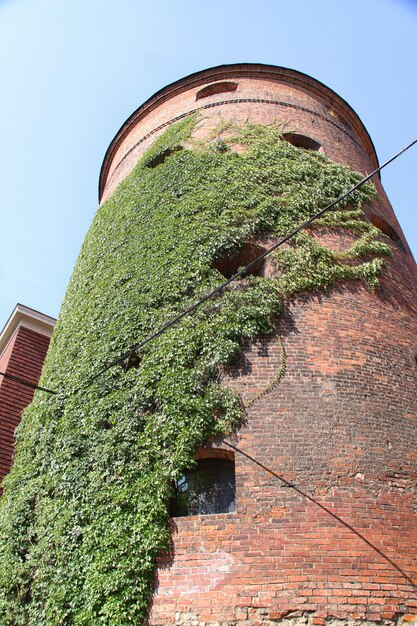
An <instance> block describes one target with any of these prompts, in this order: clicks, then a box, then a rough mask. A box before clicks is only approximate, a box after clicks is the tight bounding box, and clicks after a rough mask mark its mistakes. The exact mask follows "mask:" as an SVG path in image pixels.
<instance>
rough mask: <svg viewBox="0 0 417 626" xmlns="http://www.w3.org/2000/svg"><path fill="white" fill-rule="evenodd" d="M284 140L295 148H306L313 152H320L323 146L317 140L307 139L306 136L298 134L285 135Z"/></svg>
mask: <svg viewBox="0 0 417 626" xmlns="http://www.w3.org/2000/svg"><path fill="white" fill-rule="evenodd" d="M282 138H283V139H284V140H285V141H288V143H290V144H291V145H292V146H294V147H295V148H304V149H305V150H313V151H314V152H318V151H319V150H320V148H321V145H320V144H319V142H318V141H316V140H315V139H312V138H311V137H307V136H306V135H299V134H298V133H284V134H283V135H282Z"/></svg>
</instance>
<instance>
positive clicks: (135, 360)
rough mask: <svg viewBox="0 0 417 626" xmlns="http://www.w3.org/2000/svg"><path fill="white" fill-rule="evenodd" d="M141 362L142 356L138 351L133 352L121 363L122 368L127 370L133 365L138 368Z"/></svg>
mask: <svg viewBox="0 0 417 626" xmlns="http://www.w3.org/2000/svg"><path fill="white" fill-rule="evenodd" d="M140 362H141V358H140V356H139V355H138V354H137V353H136V352H132V354H129V356H128V357H127V358H126V359H125V360H124V361H122V362H121V363H120V365H121V367H122V369H123V370H124V371H125V372H127V370H130V368H131V367H136V368H138V367H139V365H140Z"/></svg>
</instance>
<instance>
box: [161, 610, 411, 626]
mask: <svg viewBox="0 0 417 626" xmlns="http://www.w3.org/2000/svg"><path fill="white" fill-rule="evenodd" d="M171 623H172V624H176V625H178V626H276V625H277V624H279V625H280V626H375V624H376V623H377V624H378V625H379V626H417V614H416V615H410V614H408V615H393V616H392V618H390V619H378V620H377V619H376V620H366V619H354V618H352V617H346V618H345V619H343V618H340V617H334V616H328V617H322V616H321V615H320V614H319V613H317V612H303V611H290V612H288V611H285V612H279V611H276V610H272V611H271V610H269V609H254V608H253V609H252V608H251V609H245V608H242V609H237V610H236V619H234V620H226V621H224V620H220V621H201V619H200V618H199V617H198V616H197V615H196V614H195V613H193V612H191V611H187V612H185V613H180V612H177V613H176V614H175V618H174V621H173V622H171Z"/></svg>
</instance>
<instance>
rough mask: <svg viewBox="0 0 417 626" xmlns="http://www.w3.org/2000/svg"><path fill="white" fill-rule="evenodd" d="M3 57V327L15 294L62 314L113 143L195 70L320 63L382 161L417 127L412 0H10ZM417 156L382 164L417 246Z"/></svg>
mask: <svg viewBox="0 0 417 626" xmlns="http://www.w3.org/2000/svg"><path fill="white" fill-rule="evenodd" d="M0 59H1V61H0V86H1V92H2V95H1V98H0V224H1V245H0V329H1V328H2V327H3V325H4V323H5V322H6V320H7V318H8V316H9V314H10V313H11V311H12V309H13V308H14V306H15V304H16V303H17V302H20V303H22V304H26V305H27V306H30V307H33V308H35V309H38V310H40V311H42V312H44V313H47V314H49V315H52V316H54V317H56V316H57V315H58V312H59V308H60V303H61V301H62V298H63V295H64V292H65V288H66V285H67V282H68V280H69V277H70V274H71V271H72V268H73V265H74V262H75V260H76V257H77V255H78V252H79V249H80V246H81V244H82V241H83V239H84V236H85V234H86V232H87V229H88V227H89V225H90V223H91V220H92V217H93V215H94V212H95V211H96V208H97V185H98V176H99V172H100V167H101V162H102V159H103V157H104V153H105V151H106V149H107V147H108V144H109V143H110V141H111V140H112V138H113V136H114V135H115V133H116V132H117V130H118V129H119V127H120V126H121V124H122V123H123V122H124V120H125V119H126V118H127V117H128V116H129V115H130V114H131V113H132V112H133V111H134V110H135V109H136V108H137V107H138V106H139V105H140V104H141V103H142V102H143V101H144V100H146V99H147V98H149V97H150V96H151V95H152V94H153V93H154V92H155V91H157V90H158V89H160V88H161V87H163V86H165V85H167V84H168V83H171V82H173V81H175V80H177V79H179V78H181V77H183V76H186V75H187V74H190V73H192V72H195V71H198V70H202V69H205V68H208V67H212V66H215V65H220V64H224V63H239V62H259V63H269V64H274V65H281V66H284V67H289V68H293V69H296V70H299V71H301V72H304V73H306V74H309V75H311V76H313V77H314V78H316V79H318V80H320V81H321V82H323V83H325V84H326V85H328V86H329V87H331V88H332V89H333V90H334V91H336V92H337V93H338V94H339V95H340V96H341V97H342V98H344V99H345V100H347V101H348V102H349V104H350V105H351V106H352V107H353V109H354V110H355V111H356V112H357V114H358V115H359V117H360V118H361V119H362V121H363V123H364V124H365V126H366V128H367V129H368V132H369V133H370V135H371V137H372V139H373V141H374V144H375V147H376V151H377V154H378V157H379V160H380V162H381V163H382V162H383V161H385V160H386V159H387V158H388V157H390V156H391V155H392V154H393V153H394V152H397V151H398V150H399V149H400V148H402V147H403V146H404V145H405V144H407V143H409V142H410V141H411V140H412V139H414V138H416V137H417V120H416V109H417V106H416V105H417V80H416V65H417V2H413V1H406V0H285V1H284V0H211V1H210V2H208V1H204V2H203V1H202V0H201V1H200V0H154V1H153V2H149V1H146V2H145V1H144V0H71V1H70V2H64V1H62V0H61V1H57V0H0ZM416 166H417V147H414V148H413V149H412V150H410V151H409V152H408V153H407V154H406V155H404V156H403V157H401V159H399V160H398V161H396V162H395V163H394V164H393V165H391V166H390V167H389V168H388V169H387V170H385V171H384V172H383V174H382V182H383V184H384V186H385V189H386V191H387V193H388V196H389V198H390V200H391V203H392V204H393V207H394V210H395V212H396V214H397V217H398V219H399V222H400V224H401V226H402V228H403V231H404V233H405V236H406V237H407V239H408V242H409V244H410V245H411V247H412V248H413V250H414V255H415V256H417V229H416V222H417V220H416V211H417V208H416V176H415V174H416V170H417V167H416ZM105 253H106V251H105V250H103V254H105Z"/></svg>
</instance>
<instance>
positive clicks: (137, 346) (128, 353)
mask: <svg viewBox="0 0 417 626" xmlns="http://www.w3.org/2000/svg"><path fill="white" fill-rule="evenodd" d="M415 143H417V139H414V141H412V142H411V143H409V144H408V145H407V146H405V147H404V148H402V149H401V150H400V151H399V152H397V153H396V154H395V155H394V156H392V157H391V158H390V159H388V160H387V161H385V163H383V164H382V165H380V166H379V167H377V168H376V169H375V170H373V171H372V172H371V173H370V174H368V175H367V176H365V177H364V178H362V180H360V181H359V182H358V183H357V184H356V185H354V186H353V187H351V188H350V189H349V190H348V191H346V192H345V193H344V194H342V195H340V196H339V197H338V198H336V199H335V200H333V201H332V202H330V204H328V205H327V206H325V207H324V208H323V209H321V210H320V211H318V212H317V213H315V214H314V215H312V216H311V217H309V218H308V219H307V220H305V221H304V222H303V223H302V224H300V225H299V226H298V227H297V228H295V229H294V230H293V231H292V232H291V233H289V234H288V235H286V236H285V237H282V238H281V239H280V240H279V241H277V242H276V243H275V244H274V245H273V246H271V247H270V248H268V250H265V252H263V253H262V254H260V255H259V256H258V257H257V258H256V259H254V260H253V261H251V262H250V263H248V264H247V265H245V267H243V268H241V269H240V270H239V271H238V272H236V274H234V275H233V276H231V277H230V278H228V279H227V280H225V281H224V282H223V283H222V284H221V285H219V286H218V287H216V288H215V289H213V290H212V291H210V292H209V293H208V294H206V295H205V296H203V297H202V298H201V299H200V300H198V301H197V302H195V303H194V304H192V305H191V306H190V307H188V308H187V309H185V311H183V312H182V313H180V314H179V315H177V316H176V317H175V318H174V319H172V320H171V321H169V322H167V323H166V324H164V325H163V326H161V328H160V329H159V330H157V331H156V332H154V333H152V334H151V335H148V337H146V338H145V339H143V340H142V341H139V342H138V343H135V344H133V346H131V347H130V348H129V349H128V350H127V351H126V352H124V353H123V354H121V355H120V356H119V357H117V359H114V360H113V361H110V362H109V363H108V364H107V365H105V366H104V367H103V368H102V369H101V370H100V371H98V372H97V374H94V376H92V377H91V378H89V379H88V380H87V382H86V384H85V385H81V386H80V387H78V388H76V389H75V390H74V391H73V392H72V393H77V392H79V391H81V389H83V388H85V389H87V388H88V387H90V386H91V385H92V384H93V382H94V381H95V380H96V379H97V378H99V377H100V376H101V375H102V374H104V373H105V372H107V371H108V370H109V369H111V368H112V367H114V366H115V365H120V364H121V363H122V362H123V361H125V360H126V359H129V357H131V356H132V355H134V353H135V352H136V351H137V350H140V349H141V348H143V347H144V346H145V345H147V344H148V343H150V342H151V341H153V340H154V339H157V337H159V336H160V335H162V334H163V333H164V332H165V331H166V330H168V329H169V328H171V327H172V326H174V325H175V324H178V322H180V321H181V320H182V319H183V318H184V317H186V316H187V315H189V314H190V313H193V312H194V311H195V310H196V309H197V308H198V307H200V306H201V305H202V304H204V302H206V301H207V300H210V299H211V298H213V297H214V296H215V295H217V294H218V293H220V292H221V291H223V290H224V289H225V288H226V287H227V286H228V285H230V283H232V282H233V281H234V280H236V279H237V278H240V276H242V275H244V274H246V272H247V271H248V270H249V269H251V267H253V266H254V265H255V264H257V263H259V262H260V261H262V260H263V259H265V258H266V257H267V256H269V255H270V254H271V253H272V252H274V250H276V249H277V248H279V247H280V246H282V245H283V244H284V243H286V242H287V241H289V240H290V239H291V238H292V237H294V235H296V234H297V233H299V232H300V231H301V230H302V229H303V228H306V227H307V226H309V225H310V224H311V223H312V222H314V221H315V220H316V219H318V218H319V217H321V216H322V215H323V214H324V213H326V212H327V211H329V210H330V209H332V208H333V207H334V206H335V205H336V204H338V203H339V202H341V201H342V200H344V199H345V198H347V197H348V196H350V195H351V194H352V193H353V192H354V191H356V190H357V189H359V187H362V185H364V184H365V183H366V182H368V180H370V179H371V178H372V177H373V176H375V174H377V173H378V172H380V171H381V170H382V169H384V167H386V166H387V165H389V164H390V163H392V162H393V161H395V159H397V158H398V157H399V156H401V155H402V154H404V152H406V151H407V150H409V148H411V147H412V146H413V145H414V144H415ZM0 375H1V376H4V377H5V378H10V379H12V380H14V381H15V382H18V383H19V384H21V385H25V386H27V387H31V388H32V389H36V390H39V391H44V392H46V393H49V394H53V395H56V394H57V393H58V391H55V390H52V389H47V388H46V387H40V386H38V385H34V384H33V383H31V382H29V381H27V380H24V379H22V378H18V377H17V376H12V375H11V374H6V373H4V372H0Z"/></svg>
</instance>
